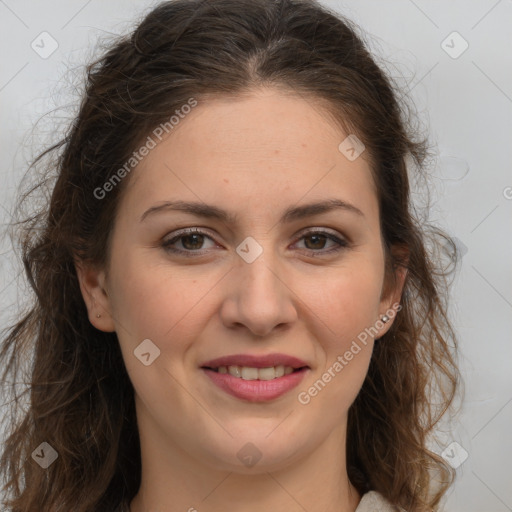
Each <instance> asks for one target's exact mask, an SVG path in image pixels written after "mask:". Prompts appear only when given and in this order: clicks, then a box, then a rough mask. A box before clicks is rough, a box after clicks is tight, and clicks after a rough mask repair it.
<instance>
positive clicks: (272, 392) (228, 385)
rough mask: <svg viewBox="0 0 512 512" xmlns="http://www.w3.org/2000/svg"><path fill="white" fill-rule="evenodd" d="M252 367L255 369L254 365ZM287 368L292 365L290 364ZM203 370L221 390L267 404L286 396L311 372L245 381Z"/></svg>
mask: <svg viewBox="0 0 512 512" xmlns="http://www.w3.org/2000/svg"><path fill="white" fill-rule="evenodd" d="M220 366H225V365H220ZM227 366H229V365H227ZM242 366H247V365H242ZM251 366H252V367H253V368H254V367H255V366H254V363H253V364H252V365H251ZM270 366H273V365H270ZM287 366H291V365H289V364H288V365H287ZM256 368H265V366H257V367H256ZM202 370H203V371H204V372H205V374H206V375H207V376H208V377H209V378H210V379H211V380H212V382H213V383H214V384H216V385H217V386H218V387H219V388H220V389H222V390H224V391H225V392H227V393H229V394H230V395H232V396H235V397H236V398H240V399H242V400H247V401H249V402H266V401H268V400H273V399H275V398H278V397H280V396H282V395H284V394H285V393H287V392H288V391H290V390H291V389H293V388H294V387H296V386H297V385H298V384H299V383H300V381H301V380H302V379H303V378H304V376H305V374H306V373H307V372H308V371H310V370H309V368H302V369H301V370H296V371H294V372H293V373H290V374H288V375H283V376H282V377H278V378H276V379H272V380H244V379H240V378H238V377H233V376H232V375H230V374H229V373H218V372H216V371H214V370H210V369H209V368H202Z"/></svg>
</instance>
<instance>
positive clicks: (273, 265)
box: [232, 236, 296, 335]
mask: <svg viewBox="0 0 512 512" xmlns="http://www.w3.org/2000/svg"><path fill="white" fill-rule="evenodd" d="M248 238H249V239H246V240H244V242H242V243H241V244H240V245H239V246H238V248H237V253H238V254H239V255H240V261H238V262H237V264H236V268H235V269H234V272H233V273H232V276H233V277H232V279H233V280H234V281H233V291H234V294H235V295H234V297H233V299H234V300H235V302H236V318H233V319H232V320H233V321H235V322H237V323H242V324H244V325H245V326H246V327H248V328H249V329H250V330H252V331H253V332H255V333H258V334H261V335H263V334H266V333H267V332H269V331H271V330H272V329H273V328H274V327H275V326H276V325H279V324H282V323H288V322H291V321H292V320H293V319H294V318H295V317H296V312H295V308H294V306H293V300H292V297H291V295H292V292H291V291H290V290H289V288H288V287H287V286H286V284H285V283H286V279H285V276H284V275H283V268H284V266H283V265H282V264H281V263H280V261H279V255H277V254H276V251H275V250H274V248H273V246H272V243H273V242H272V237H270V236H269V237H266V238H265V240H260V241H256V240H255V239H251V237H248Z"/></svg>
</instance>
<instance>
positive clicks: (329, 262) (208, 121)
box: [80, 89, 399, 472]
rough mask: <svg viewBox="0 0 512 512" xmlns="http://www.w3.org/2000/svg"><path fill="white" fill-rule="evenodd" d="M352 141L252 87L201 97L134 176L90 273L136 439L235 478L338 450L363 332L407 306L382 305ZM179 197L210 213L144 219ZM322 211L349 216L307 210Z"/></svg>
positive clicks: (368, 341)
mask: <svg viewBox="0 0 512 512" xmlns="http://www.w3.org/2000/svg"><path fill="white" fill-rule="evenodd" d="M348 135H349V134H345V133H341V131H340V130H339V129H338V128H337V127H336V126H335V125H334V124H332V123H331V122H330V121H329V120H328V119H327V118H326V117H325V115H324V114H322V113H321V111H320V110H319V109H318V108H316V107H315V105H314V104H313V102H311V101H309V100H308V101H306V100H304V99H302V98H300V97H298V96H291V95H285V94H284V93H283V92H279V91H277V90H275V89H260V90H257V91H254V94H253V95H251V96H250V97H246V98H244V99H241V98H233V97H227V98H224V99H215V100H211V101H207V102H205V103H204V104H202V103H199V104H198V105H197V106H196V107H195V108H193V109H191V112H190V113H189V114H187V115H186V116H184V118H183V119H180V122H179V124H178V125H176V126H175V127H174V129H173V130H172V132H170V135H169V136H167V137H166V138H164V139H163V140H162V142H161V143H159V144H158V145H157V146H156V147H155V148H154V149H152V150H151V151H150V152H149V154H148V155H147V156H146V157H145V158H144V159H143V160H142V162H141V163H140V164H139V165H138V167H137V168H136V169H134V170H133V171H132V175H131V176H130V177H129V178H125V179H129V180H130V182H129V186H128V187H127V189H126V190H125V193H124V195H123V197H122V200H121V203H120V205H119V210H118V215H117V218H116V222H115V228H114V232H113V234H112V246H111V260H110V265H109V274H108V279H105V274H104V273H103V272H101V271H100V272H99V273H97V274H80V279H81V284H82V286H85V287H87V286H89V288H88V290H89V291H90V292H92V295H93V296H94V297H95V302H94V303H92V302H90V301H89V302H88V306H89V317H90V321H91V322H92V323H93V324H94V325H95V326H96V327H97V328H98V329H101V330H105V331H108V330H115V331H116V333H117V336H118V339H119V343H120V346H121V349H122V353H123V358H124V362H125V364H126V368H127V371H128V373H129V376H130V379H131V381H132V383H133V386H134V389H135V393H136V404H137V418H138V422H139V430H140V435H141V442H142V443H143V446H153V448H154V449H155V450H156V451H159V452H161V453H170V452H168V450H174V453H177V452H179V453H180V454H182V455H185V456H187V457H192V458H193V459H195V460H196V461H197V462H200V463H201V464H207V465H211V466H212V467H216V468H223V469H226V470H229V471H238V472H244V471H249V470H250V471H253V472H254V471H255V470H256V471H257V470H258V468H263V469H262V470H269V469H271V468H273V469H276V468H279V467H285V466H286V465H288V464H290V463H292V462H294V461H296V460H298V459H300V458H304V457H306V456H307V455H308V454H311V453H313V452H314V451H315V450H316V449H319V448H320V447H321V446H324V447H325V446H326V444H325V443H331V444H332V446H337V447H339V448H338V449H339V450H343V449H344V446H342V445H343V444H344V443H343V442H341V440H343V439H344V435H345V429H346V419H347V412H348V409H349V407H350V405H351V404H352V402H353V401H354V399H355V398H356V395H357V393H358V392H359V390H360V388H361V385H362V383H363V381H364V378H365V375H366V372H367V369H368V364H369V361H370V356H371V352H372V348H373V339H372V337H371V335H370V336H368V331H365V329H370V328H372V327H374V326H376V325H377V326H378V327H380V329H378V334H377V335H375V337H377V338H378V337H380V336H382V334H384V332H385V331H386V329H388V328H389V326H390V325H391V324H392V320H391V321H390V322H388V323H387V324H382V323H380V322H378V321H379V319H380V317H381V316H382V315H383V314H385V313H386V312H388V313H389V308H390V307H391V305H392V304H393V303H394V302H395V301H396V299H397V298H398V297H399V295H396V294H395V295H394V296H391V297H388V298H384V299H381V293H382V291H383V286H384V253H383V247H382V240H381V236H380V230H379V213H378V203H377V196H376V191H375V186H374V184H373V182H372V178H371V174H370V168H369V165H368V163H367V161H366V160H365V157H366V153H365V152H364V151H363V153H362V154H361V155H360V156H359V157H357V158H355V159H354V156H357V153H355V152H353V151H351V150H350V148H349V146H350V140H348V141H345V143H344V144H343V145H342V146H341V149H339V147H340V144H341V143H342V142H343V141H344V140H345V139H346V137H347V136H348ZM355 149H356V151H357V149H360V148H357V147H356V148H355ZM349 157H350V158H349ZM103 200H104V201H108V200H109V198H108V194H107V196H106V197H105V198H104V199H103ZM178 201H180V202H184V203H194V204H196V205H197V208H196V210H197V211H199V209H200V208H201V209H203V210H204V214H203V215H201V214H198V213H193V212H191V211H180V210H179V209H173V208H171V207H167V208H159V209H158V210H157V209H154V210H152V211H151V209H153V208H155V207H160V206H162V205H164V204H165V203H167V202H178ZM329 201H330V202H333V201H338V202H339V204H346V205H347V206H346V207H335V208H328V207H323V208H316V209H315V208H310V209H309V210H308V209H307V208H306V206H307V205H311V204H313V203H324V202H329ZM148 211H149V213H148ZM286 212H291V213H288V214H287V215H285V213H286ZM213 213H215V215H213ZM217 214H219V215H217ZM184 228H194V229H197V230H198V231H199V232H200V234H195V235H194V234H192V235H190V234H188V235H187V234H186V233H183V231H182V230H183V229H184ZM178 235H182V236H181V238H179V237H178ZM329 237H332V238H329ZM174 251H176V252H174ZM84 276H86V277H84ZM96 279H97V282H96V281H95V280H96ZM102 288H103V289H105V290H106V291H107V294H103V293H101V289H102ZM84 289H85V288H82V290H83V291H84ZM397 293H399V292H397ZM84 298H85V294H84ZM97 313H101V318H97V316H96V314H97ZM365 332H366V336H365V335H364V333H365ZM373 332H375V331H373ZM144 340H146V341H144ZM148 340H150V341H148ZM363 340H365V342H363ZM354 343H355V344H354ZM219 358H229V359H225V360H222V359H219ZM251 358H252V359H251ZM237 363H238V364H237ZM237 366H238V367H243V368H238V369H237V368H236V367H237ZM269 367H273V368H272V369H268V368H269ZM283 367H284V368H283ZM209 368H210V369H209ZM219 368H220V369H219ZM258 368H267V369H266V370H261V369H258ZM300 368H302V369H300ZM291 369H293V372H292V373H289V372H290V371H292V370H291ZM237 372H238V373H237ZM283 373H284V375H283ZM240 374H241V377H240V376H238V375H240ZM251 379H252V380H251ZM266 379H269V380H266ZM315 383H316V384H315ZM340 453H342V452H340ZM251 461H252V462H251ZM255 462H257V464H256V466H255V467H254V468H252V469H249V468H250V467H251V466H252V465H253V464H254V463H255Z"/></svg>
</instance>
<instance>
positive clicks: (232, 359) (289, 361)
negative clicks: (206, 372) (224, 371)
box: [201, 354, 308, 375]
mask: <svg viewBox="0 0 512 512" xmlns="http://www.w3.org/2000/svg"><path fill="white" fill-rule="evenodd" d="M280 365H282V366H291V367H292V368H294V369H296V368H302V367H303V366H308V364H307V363H306V362H304V361H302V360H301V359H298V358H297V357H293V356H288V355H286V354H266V355H264V356H253V355H250V354H233V355H231V356H223V357H218V358H217V359H211V360H210V361H206V362H205V363H203V364H202V365H201V367H202V368H218V367H219V366H248V367H250V368H270V367H271V366H280ZM290 375H291V374H290Z"/></svg>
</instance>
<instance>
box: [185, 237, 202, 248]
mask: <svg viewBox="0 0 512 512" xmlns="http://www.w3.org/2000/svg"><path fill="white" fill-rule="evenodd" d="M202 236H203V235H199V234H191V235H185V236H184V237H183V240H182V243H183V247H185V248H186V249H199V248H200V246H201V245H202ZM194 237H199V239H200V241H199V247H194V244H193V243H192V247H190V244H188V243H187V242H186V240H187V239H190V238H194ZM196 241H197V240H196ZM187 246H189V247H187Z"/></svg>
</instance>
